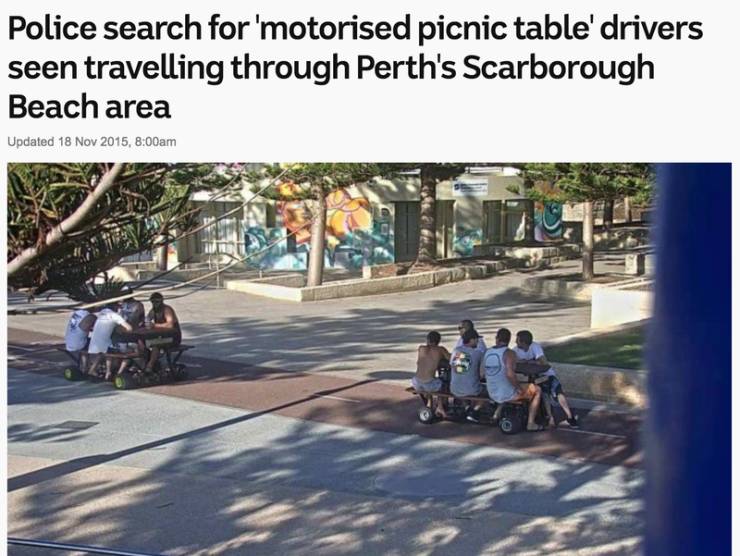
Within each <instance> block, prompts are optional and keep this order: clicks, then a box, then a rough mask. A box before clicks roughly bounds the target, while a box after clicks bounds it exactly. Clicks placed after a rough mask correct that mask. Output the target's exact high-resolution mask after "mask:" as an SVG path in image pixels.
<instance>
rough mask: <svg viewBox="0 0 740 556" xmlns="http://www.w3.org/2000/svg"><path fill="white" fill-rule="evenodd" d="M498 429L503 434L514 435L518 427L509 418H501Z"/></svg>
mask: <svg viewBox="0 0 740 556" xmlns="http://www.w3.org/2000/svg"><path fill="white" fill-rule="evenodd" d="M498 428H499V429H501V432H502V433H504V434H516V433H517V432H518V431H519V427H518V426H517V424H516V422H515V421H514V420H512V418H511V417H502V418H501V420H500V421H499V423H498Z"/></svg>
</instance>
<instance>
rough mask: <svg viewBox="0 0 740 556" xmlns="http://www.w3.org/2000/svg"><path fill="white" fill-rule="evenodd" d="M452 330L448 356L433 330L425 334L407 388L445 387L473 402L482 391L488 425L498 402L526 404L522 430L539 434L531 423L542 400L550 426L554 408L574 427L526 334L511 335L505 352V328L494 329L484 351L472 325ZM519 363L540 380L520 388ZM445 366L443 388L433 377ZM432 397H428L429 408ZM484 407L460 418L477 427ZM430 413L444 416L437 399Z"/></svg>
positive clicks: (558, 390)
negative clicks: (489, 406)
mask: <svg viewBox="0 0 740 556" xmlns="http://www.w3.org/2000/svg"><path fill="white" fill-rule="evenodd" d="M458 330H459V332H460V337H459V338H458V340H457V343H456V344H455V347H454V349H453V350H452V354H450V353H449V352H448V351H447V350H446V349H445V348H444V347H442V346H441V345H440V342H441V340H442V338H441V336H440V334H439V332H437V331H432V332H429V334H427V343H426V344H425V345H421V346H419V350H418V358H417V364H416V374H415V375H414V377H413V378H412V379H411V385H412V386H413V388H414V389H415V390H416V391H417V392H418V393H421V394H434V393H439V392H445V391H447V389H448V388H449V393H451V394H452V395H453V396H455V397H478V396H482V395H484V393H486V391H487V394H488V398H490V400H492V401H493V402H496V403H497V404H498V409H497V412H496V413H494V420H496V419H497V418H498V416H499V414H500V410H501V408H502V405H503V404H504V403H507V402H513V403H517V402H526V403H528V404H529V412H528V416H527V430H528V431H539V430H544V427H543V426H541V425H538V424H537V423H536V421H535V418H536V416H537V413H538V411H539V409H540V404H541V403H542V398H543V397H545V398H546V399H545V409H546V412H547V416H548V421H549V423H548V424H549V426H550V427H555V426H556V425H557V423H556V421H555V417H554V416H553V412H552V406H554V405H559V406H560V407H562V408H563V411H564V412H565V416H566V418H567V423H568V425H569V426H571V427H577V426H578V421H577V420H576V418H575V416H574V415H573V412H572V410H571V408H570V406H569V404H568V400H567V399H566V397H565V394H564V393H563V387H562V385H561V384H560V381H559V380H558V378H557V376H556V374H555V371H554V370H553V368H552V367H551V366H550V364H549V363H548V361H547V358H546V357H545V353H544V351H543V350H542V346H540V344H538V343H537V342H535V341H534V338H533V336H532V333H531V332H530V331H529V330H520V331H519V332H517V334H516V343H515V347H514V348H513V349H510V348H509V344H510V342H511V332H510V331H509V330H508V329H507V328H501V329H499V330H498V332H497V333H496V340H495V344H494V345H493V346H492V347H487V346H486V344H485V342H484V341H483V338H482V337H481V336H480V335H479V334H478V332H477V331H476V330H475V327H474V326H473V322H472V321H470V320H463V321H462V322H460V325H459V326H458ZM520 361H528V362H532V363H537V364H538V365H540V367H539V368H540V369H541V375H540V377H539V378H538V379H537V380H536V381H535V382H530V383H527V384H526V385H522V384H520V382H519V380H518V378H517V376H516V365H517V363H518V362H520ZM448 364H449V368H450V371H451V372H450V380H449V384H446V383H445V381H443V380H442V379H441V378H440V377H439V376H437V374H438V373H437V371H438V369H440V368H441V367H445V366H447V365H448ZM543 394H544V396H543ZM432 398H433V396H430V399H429V402H430V404H431V402H432ZM485 403H486V402H485V401H476V402H475V403H473V404H470V405H469V407H468V411H467V415H466V418H467V419H468V420H470V421H474V422H477V421H478V419H479V411H480V409H481V408H482V407H483V404H485ZM435 411H436V413H437V415H438V416H439V417H441V418H445V417H447V414H446V409H445V404H444V403H442V400H440V403H438V404H436V408H435Z"/></svg>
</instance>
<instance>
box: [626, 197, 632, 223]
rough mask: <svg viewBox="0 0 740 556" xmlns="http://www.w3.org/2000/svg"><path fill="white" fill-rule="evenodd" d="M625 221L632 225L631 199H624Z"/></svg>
mask: <svg viewBox="0 0 740 556" xmlns="http://www.w3.org/2000/svg"><path fill="white" fill-rule="evenodd" d="M624 221H625V222H627V224H631V223H632V200H631V199H630V198H629V197H625V198H624Z"/></svg>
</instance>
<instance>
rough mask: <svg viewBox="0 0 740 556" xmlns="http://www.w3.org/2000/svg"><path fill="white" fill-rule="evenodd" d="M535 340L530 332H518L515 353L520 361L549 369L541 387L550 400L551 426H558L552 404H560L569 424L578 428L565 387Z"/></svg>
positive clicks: (548, 413)
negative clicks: (537, 364)
mask: <svg viewBox="0 0 740 556" xmlns="http://www.w3.org/2000/svg"><path fill="white" fill-rule="evenodd" d="M533 340H534V338H533V337H532V333H531V332H530V331H529V330H520V331H519V332H517V333H516V347H515V348H514V353H515V354H516V358H517V360H518V361H536V362H537V363H539V364H541V365H544V366H546V367H548V369H547V371H545V373H544V376H545V377H547V379H546V381H545V382H543V383H541V384H540V386H541V387H542V391H543V392H544V393H545V394H546V397H547V398H548V400H547V402H548V403H545V409H546V410H547V416H548V418H549V421H550V426H551V427H554V426H555V425H556V423H555V418H554V417H553V415H552V407H551V404H553V405H554V404H559V405H560V407H562V408H563V411H564V412H565V417H566V419H567V421H568V424H569V425H570V426H571V427H578V421H577V420H576V418H575V417H574V415H573V412H572V411H571V409H570V405H568V400H567V399H565V394H564V393H563V387H562V385H561V384H560V381H559V380H558V377H557V376H556V375H555V370H554V369H553V368H552V367H550V363H548V361H547V358H546V357H545V352H544V351H543V350H542V346H540V344H538V343H537V342H535V341H533Z"/></svg>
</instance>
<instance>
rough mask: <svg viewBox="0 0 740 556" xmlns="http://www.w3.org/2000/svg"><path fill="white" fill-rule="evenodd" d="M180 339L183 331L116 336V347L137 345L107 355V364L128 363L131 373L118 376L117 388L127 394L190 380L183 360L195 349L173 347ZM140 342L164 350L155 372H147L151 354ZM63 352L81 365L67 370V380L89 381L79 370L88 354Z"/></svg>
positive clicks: (138, 330)
mask: <svg viewBox="0 0 740 556" xmlns="http://www.w3.org/2000/svg"><path fill="white" fill-rule="evenodd" d="M179 335H180V331H179V330H176V329H172V330H168V329H162V328H136V329H134V330H132V331H131V332H116V333H115V334H114V335H113V337H112V341H113V344H114V345H115V344H121V343H126V344H137V348H135V349H134V350H133V351H125V352H112V353H106V354H105V359H106V360H112V361H114V362H116V363H119V364H120V363H122V362H123V361H127V362H128V370H127V371H124V372H123V373H117V374H116V375H115V378H114V380H113V384H114V385H115V387H116V388H118V389H119V390H126V389H129V388H133V387H135V386H143V385H148V384H161V383H163V382H171V381H178V380H184V379H185V378H186V377H187V372H186V370H185V369H186V366H185V365H184V364H182V363H180V357H181V356H182V354H183V353H185V352H186V351H188V350H190V349H193V348H194V347H195V346H190V345H185V344H177V345H173V339H174V338H175V337H177V336H179ZM139 342H143V343H144V346H145V347H149V348H151V347H158V348H159V349H160V352H159V358H158V360H157V361H156V362H155V365H154V368H153V369H147V368H146V361H147V360H148V358H149V354H148V352H147V351H146V350H144V351H142V350H140V349H139V348H138V344H139ZM60 351H63V352H64V353H66V354H67V355H68V356H70V357H71V358H72V359H73V360H74V361H75V362H76V363H77V364H78V366H77V368H73V367H67V368H66V369H65V370H64V376H65V378H67V379H68V380H80V379H83V378H87V374H86V373H85V372H83V370H82V369H80V368H79V354H80V353H84V352H75V353H70V352H68V351H67V350H66V349H64V348H61V349H60Z"/></svg>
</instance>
